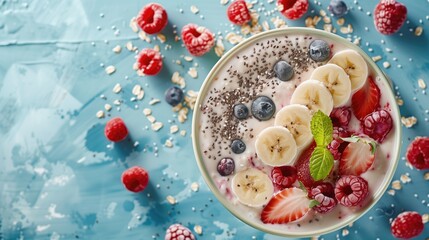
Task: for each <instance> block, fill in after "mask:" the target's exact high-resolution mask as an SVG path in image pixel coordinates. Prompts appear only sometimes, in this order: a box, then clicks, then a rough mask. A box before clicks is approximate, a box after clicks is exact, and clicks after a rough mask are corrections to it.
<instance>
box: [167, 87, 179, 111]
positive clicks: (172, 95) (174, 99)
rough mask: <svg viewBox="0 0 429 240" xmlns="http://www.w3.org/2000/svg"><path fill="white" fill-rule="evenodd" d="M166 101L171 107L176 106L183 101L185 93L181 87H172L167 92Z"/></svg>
mask: <svg viewBox="0 0 429 240" xmlns="http://www.w3.org/2000/svg"><path fill="white" fill-rule="evenodd" d="M165 101H166V102H167V103H168V104H170V105H171V106H173V107H174V106H176V105H177V104H179V103H181V102H182V101H183V91H182V89H180V88H179V87H176V86H174V87H170V88H169V89H167V91H165Z"/></svg>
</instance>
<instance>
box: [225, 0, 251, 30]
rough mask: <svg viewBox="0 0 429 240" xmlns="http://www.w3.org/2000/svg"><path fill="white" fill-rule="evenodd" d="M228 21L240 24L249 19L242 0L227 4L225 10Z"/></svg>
mask: <svg viewBox="0 0 429 240" xmlns="http://www.w3.org/2000/svg"><path fill="white" fill-rule="evenodd" d="M226 13H227V15H228V19H229V21H231V22H232V23H234V24H237V25H242V24H245V23H247V22H248V21H250V13H249V9H248V8H247V5H246V2H245V1H244V0H236V1H234V2H233V3H231V5H229V7H228V10H227V11H226Z"/></svg>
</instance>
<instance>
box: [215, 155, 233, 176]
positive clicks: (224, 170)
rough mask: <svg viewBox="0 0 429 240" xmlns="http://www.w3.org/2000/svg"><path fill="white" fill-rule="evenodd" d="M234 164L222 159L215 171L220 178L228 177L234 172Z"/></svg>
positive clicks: (228, 159)
mask: <svg viewBox="0 0 429 240" xmlns="http://www.w3.org/2000/svg"><path fill="white" fill-rule="evenodd" d="M234 169H235V163H234V160H232V159H231V158H223V159H222V160H220V161H219V162H218V164H217V171H218V173H219V174H220V175H221V176H228V175H230V174H231V173H232V172H234Z"/></svg>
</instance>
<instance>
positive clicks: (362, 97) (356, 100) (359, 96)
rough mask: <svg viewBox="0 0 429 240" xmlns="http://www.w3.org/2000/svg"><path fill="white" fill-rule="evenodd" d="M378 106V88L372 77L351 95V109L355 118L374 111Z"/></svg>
mask: <svg viewBox="0 0 429 240" xmlns="http://www.w3.org/2000/svg"><path fill="white" fill-rule="evenodd" d="M379 106H380V89H379V88H378V86H377V84H376V83H375V82H374V80H373V79H372V77H368V81H367V82H366V84H365V85H364V86H363V87H362V88H361V89H359V91H357V92H356V93H355V94H353V96H352V110H353V113H354V115H355V116H356V118H357V119H359V120H361V119H363V118H364V117H365V116H366V115H368V114H370V113H372V112H374V111H375V110H376V109H377V108H378V107H379Z"/></svg>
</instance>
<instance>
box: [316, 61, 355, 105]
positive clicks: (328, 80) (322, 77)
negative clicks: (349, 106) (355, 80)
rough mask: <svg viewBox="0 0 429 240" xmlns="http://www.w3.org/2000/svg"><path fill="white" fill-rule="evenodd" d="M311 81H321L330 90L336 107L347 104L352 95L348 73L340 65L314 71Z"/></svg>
mask: <svg viewBox="0 0 429 240" xmlns="http://www.w3.org/2000/svg"><path fill="white" fill-rule="evenodd" d="M310 79H314V80H319V81H321V82H322V83H323V84H325V86H326V87H327V88H328V89H329V91H330V92H331V94H332V97H333V99H334V107H339V106H342V105H344V104H346V103H347V101H348V100H349V98H350V94H351V93H352V85H351V82H350V78H349V76H348V75H347V73H346V72H345V71H344V70H343V69H342V68H341V67H339V66H338V65H335V64H331V63H328V64H326V65H323V66H320V67H318V68H316V69H314V71H313V73H312V74H311V77H310Z"/></svg>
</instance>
